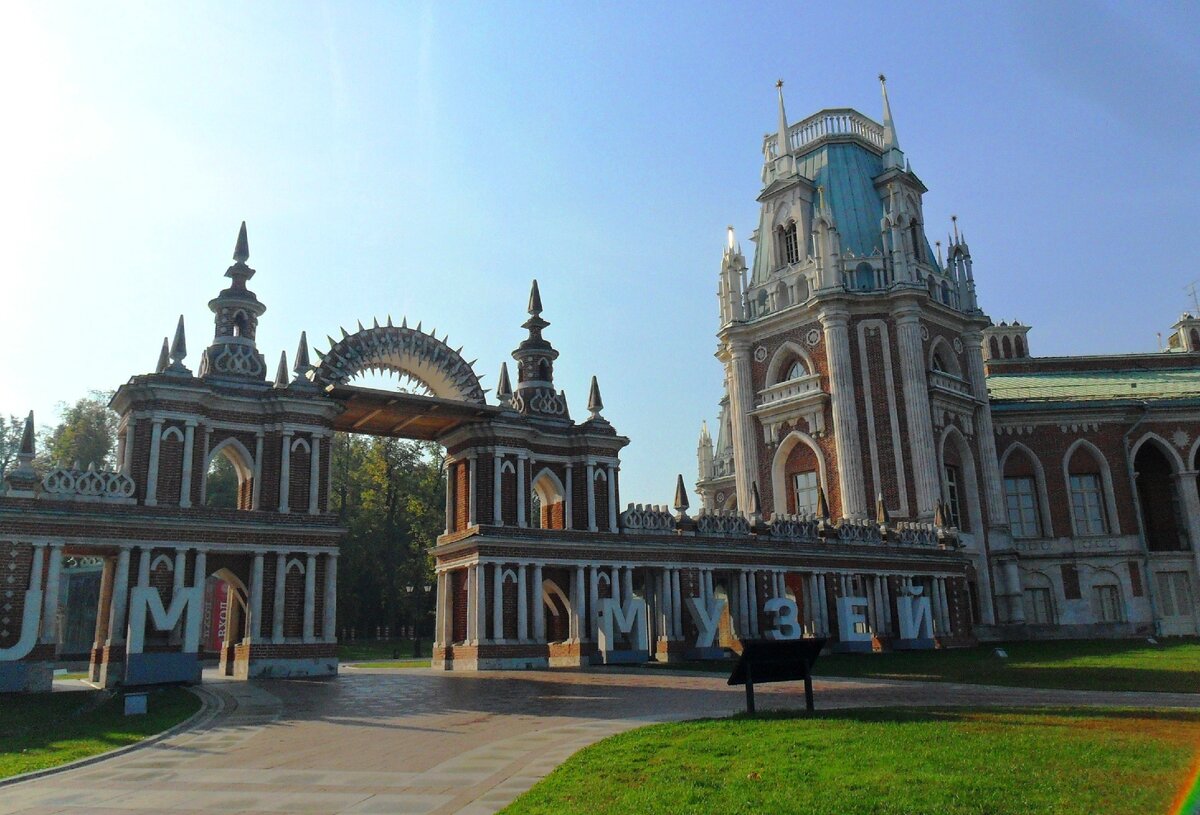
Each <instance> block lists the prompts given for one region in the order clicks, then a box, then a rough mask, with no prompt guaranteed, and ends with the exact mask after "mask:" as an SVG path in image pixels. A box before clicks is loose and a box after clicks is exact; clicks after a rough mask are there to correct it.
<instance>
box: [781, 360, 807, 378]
mask: <svg viewBox="0 0 1200 815" xmlns="http://www.w3.org/2000/svg"><path fill="white" fill-rule="evenodd" d="M802 376H808V369H807V368H805V367H804V362H803V361H802V360H799V359H797V360H795V361H794V362H793V363H792V364H791V365H789V366H788V369H787V374H786V375H785V376H784V381H785V382H790V381H791V380H793V379H799V378H800V377H802Z"/></svg>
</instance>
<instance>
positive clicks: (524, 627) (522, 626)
mask: <svg viewBox="0 0 1200 815" xmlns="http://www.w3.org/2000/svg"><path fill="white" fill-rule="evenodd" d="M527 577H528V575H526V573H525V564H524V563H522V564H520V565H518V566H517V641H518V642H528V641H529V591H528V587H527V584H526V578H527Z"/></svg>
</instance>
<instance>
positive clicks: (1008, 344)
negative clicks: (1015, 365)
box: [1000, 337, 1013, 359]
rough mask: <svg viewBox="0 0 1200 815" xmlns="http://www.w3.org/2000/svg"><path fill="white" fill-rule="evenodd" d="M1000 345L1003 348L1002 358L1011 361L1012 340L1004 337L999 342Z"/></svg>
mask: <svg viewBox="0 0 1200 815" xmlns="http://www.w3.org/2000/svg"><path fill="white" fill-rule="evenodd" d="M1000 345H1001V346H1002V347H1003V348H1004V358H1005V359H1012V355H1013V349H1012V340H1010V339H1009V338H1008V337H1005V338H1004V339H1003V340H1002V341H1001V343H1000Z"/></svg>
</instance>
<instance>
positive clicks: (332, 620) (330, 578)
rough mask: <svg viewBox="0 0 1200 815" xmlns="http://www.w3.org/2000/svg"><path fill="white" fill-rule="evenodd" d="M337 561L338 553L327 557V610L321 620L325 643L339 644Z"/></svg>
mask: <svg viewBox="0 0 1200 815" xmlns="http://www.w3.org/2000/svg"><path fill="white" fill-rule="evenodd" d="M337 559H338V553H337V552H330V553H329V554H327V555H326V556H325V608H324V609H323V611H324V614H322V620H321V637H322V638H323V639H324V640H325V642H337V564H338V561H337Z"/></svg>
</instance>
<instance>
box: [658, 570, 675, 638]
mask: <svg viewBox="0 0 1200 815" xmlns="http://www.w3.org/2000/svg"><path fill="white" fill-rule="evenodd" d="M670 581H671V578H670V576H669V575H668V574H667V570H666V569H663V570H661V571H660V572H659V573H658V580H657V581H655V590H656V592H657V594H658V619H659V622H660V624H661V625H660V634H659V636H660V637H661V638H662V639H665V640H666V639H670V638H671V635H672V633H673V632H672V630H671V589H670V586H671V582H670Z"/></svg>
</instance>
